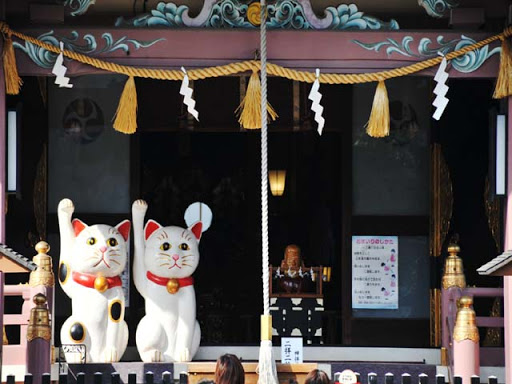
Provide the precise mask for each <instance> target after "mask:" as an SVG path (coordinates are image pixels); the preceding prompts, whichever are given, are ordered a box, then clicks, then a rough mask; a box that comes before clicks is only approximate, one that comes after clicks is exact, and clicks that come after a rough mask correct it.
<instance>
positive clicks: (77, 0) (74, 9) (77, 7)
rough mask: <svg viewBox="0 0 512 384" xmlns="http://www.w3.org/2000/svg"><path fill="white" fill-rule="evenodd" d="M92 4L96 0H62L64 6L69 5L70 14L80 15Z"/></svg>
mask: <svg viewBox="0 0 512 384" xmlns="http://www.w3.org/2000/svg"><path fill="white" fill-rule="evenodd" d="M93 4H96V0H66V1H64V6H65V7H69V8H70V9H71V12H70V13H69V14H70V15H71V16H80V15H83V14H84V13H85V12H87V10H88V9H89V7H90V6H91V5H93Z"/></svg>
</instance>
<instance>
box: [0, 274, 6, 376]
mask: <svg viewBox="0 0 512 384" xmlns="http://www.w3.org/2000/svg"><path fill="white" fill-rule="evenodd" d="M4 302H5V301H4V273H3V272H2V271H0V333H2V337H1V338H0V381H1V377H2V362H3V359H2V356H3V347H4V338H3V336H4Z"/></svg>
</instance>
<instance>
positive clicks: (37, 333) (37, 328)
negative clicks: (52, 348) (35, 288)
mask: <svg viewBox="0 0 512 384" xmlns="http://www.w3.org/2000/svg"><path fill="white" fill-rule="evenodd" d="M33 300H34V303H35V304H36V306H35V308H32V309H31V310H30V319H29V321H28V327H27V341H32V340H34V339H37V338H39V339H43V340H47V341H50V340H51V338H52V327H51V326H50V317H49V315H48V308H47V306H46V296H45V295H42V294H40V293H38V294H37V295H35V296H34V298H33Z"/></svg>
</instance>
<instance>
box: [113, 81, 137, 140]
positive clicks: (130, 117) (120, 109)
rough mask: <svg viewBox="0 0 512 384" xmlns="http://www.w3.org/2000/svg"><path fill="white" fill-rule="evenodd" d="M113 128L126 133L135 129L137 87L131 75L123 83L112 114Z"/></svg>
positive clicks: (130, 132) (133, 131)
mask: <svg viewBox="0 0 512 384" xmlns="http://www.w3.org/2000/svg"><path fill="white" fill-rule="evenodd" d="M114 129H115V130H116V131H119V132H122V133H127V134H132V133H135V131H136V130H137V89H136V88H135V79H134V78H133V76H129V77H128V80H127V81H126V84H125V85H124V89H123V93H122V94H121V98H120V99H119V105H118V106H117V111H116V115H115V116H114Z"/></svg>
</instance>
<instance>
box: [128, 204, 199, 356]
mask: <svg viewBox="0 0 512 384" xmlns="http://www.w3.org/2000/svg"><path fill="white" fill-rule="evenodd" d="M147 209H148V206H147V204H146V202H145V201H144V200H137V201H135V202H134V203H133V205H132V218H133V233H134V247H135V254H134V261H133V279H134V283H135V287H136V288H137V290H138V291H139V292H140V294H141V295H142V297H144V299H145V301H146V316H144V317H143V318H142V320H141V321H140V323H139V325H138V326H137V334H136V343H137V349H138V351H139V354H140V357H141V359H142V361H143V362H161V361H164V362H173V361H176V362H181V361H191V360H192V357H193V356H194V355H195V354H196V352H197V350H198V348H199V342H200V340H201V330H200V328H199V323H198V322H197V320H196V296H195V290H194V278H193V277H192V274H193V273H194V271H195V270H196V268H197V266H198V264H199V249H198V248H199V240H200V239H201V233H202V228H203V224H202V223H201V222H200V221H199V222H197V223H195V224H193V225H192V226H191V227H190V228H188V229H185V228H180V227H174V226H169V227H162V226H161V225H160V224H158V223H157V222H156V221H154V220H149V221H148V222H147V224H146V226H145V227H144V216H145V214H146V211H147Z"/></svg>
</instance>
